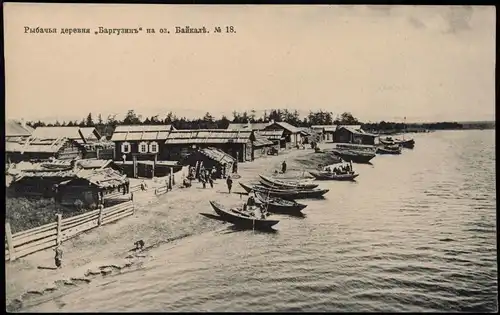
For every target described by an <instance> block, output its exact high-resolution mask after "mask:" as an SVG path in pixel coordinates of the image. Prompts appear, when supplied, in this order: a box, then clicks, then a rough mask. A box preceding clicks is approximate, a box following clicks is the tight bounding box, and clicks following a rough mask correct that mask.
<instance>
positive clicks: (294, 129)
mask: <svg viewBox="0 0 500 315" xmlns="http://www.w3.org/2000/svg"><path fill="white" fill-rule="evenodd" d="M272 125H278V126H280V127H281V128H283V129H286V130H288V131H290V132H291V133H299V132H300V129H299V128H297V127H295V126H293V125H290V124H289V123H287V122H283V121H281V122H278V121H275V122H274V123H272V124H270V125H269V126H267V127H266V128H268V127H270V126H272Z"/></svg>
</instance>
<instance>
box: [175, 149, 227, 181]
mask: <svg viewBox="0 0 500 315" xmlns="http://www.w3.org/2000/svg"><path fill="white" fill-rule="evenodd" d="M234 163H236V159H235V158H234V157H232V156H231V155H229V154H227V153H226V152H224V151H222V150H220V149H217V148H213V147H208V148H200V149H197V150H193V151H191V153H189V155H187V156H185V157H184V158H183V159H182V160H181V161H179V164H181V165H186V166H192V167H195V168H196V173H197V174H198V172H199V170H200V168H201V167H204V168H205V169H209V170H211V169H212V168H214V167H215V169H216V171H217V172H216V176H217V177H219V178H220V177H222V175H223V174H231V172H232V169H233V164H234Z"/></svg>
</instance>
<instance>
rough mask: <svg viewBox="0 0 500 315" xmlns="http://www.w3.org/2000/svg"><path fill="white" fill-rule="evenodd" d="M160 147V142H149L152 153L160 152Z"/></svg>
mask: <svg viewBox="0 0 500 315" xmlns="http://www.w3.org/2000/svg"><path fill="white" fill-rule="evenodd" d="M158 151H159V149H158V143H156V142H151V143H150V144H149V152H151V153H158Z"/></svg>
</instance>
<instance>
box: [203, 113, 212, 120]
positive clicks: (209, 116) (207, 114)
mask: <svg viewBox="0 0 500 315" xmlns="http://www.w3.org/2000/svg"><path fill="white" fill-rule="evenodd" d="M203 121H204V122H207V123H211V122H213V121H214V118H213V117H212V115H210V113H209V112H207V113H206V114H205V116H203Z"/></svg>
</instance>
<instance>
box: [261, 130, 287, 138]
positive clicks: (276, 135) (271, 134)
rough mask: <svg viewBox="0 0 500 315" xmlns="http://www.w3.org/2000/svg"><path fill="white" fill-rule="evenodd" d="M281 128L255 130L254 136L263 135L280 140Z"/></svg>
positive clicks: (281, 136) (281, 135)
mask: <svg viewBox="0 0 500 315" xmlns="http://www.w3.org/2000/svg"><path fill="white" fill-rule="evenodd" d="M283 132H284V131H283V129H280V130H261V131H258V132H255V136H256V137H263V138H266V139H269V140H281V139H282V138H283Z"/></svg>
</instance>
